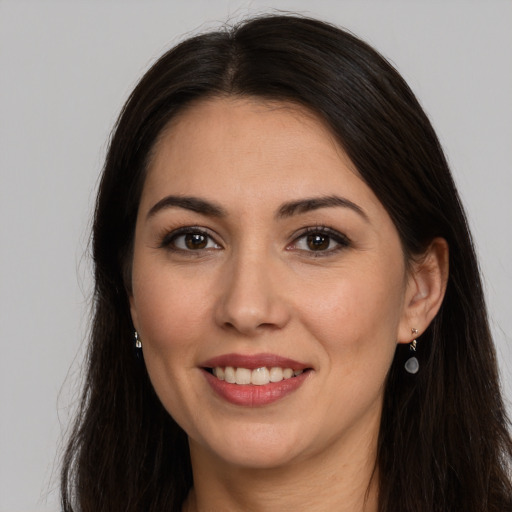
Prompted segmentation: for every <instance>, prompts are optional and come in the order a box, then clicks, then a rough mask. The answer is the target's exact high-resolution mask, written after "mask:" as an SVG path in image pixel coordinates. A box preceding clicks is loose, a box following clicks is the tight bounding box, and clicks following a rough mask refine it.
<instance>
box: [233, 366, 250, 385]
mask: <svg viewBox="0 0 512 512" xmlns="http://www.w3.org/2000/svg"><path fill="white" fill-rule="evenodd" d="M251 373H252V372H251V370H248V369H247V368H237V369H236V371H235V379H236V383H237V384H250V383H251Z"/></svg>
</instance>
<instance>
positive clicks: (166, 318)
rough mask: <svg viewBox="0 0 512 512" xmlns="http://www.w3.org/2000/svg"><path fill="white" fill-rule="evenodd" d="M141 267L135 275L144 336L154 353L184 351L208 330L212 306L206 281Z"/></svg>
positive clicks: (149, 267)
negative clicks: (209, 313) (207, 322)
mask: <svg viewBox="0 0 512 512" xmlns="http://www.w3.org/2000/svg"><path fill="white" fill-rule="evenodd" d="M141 263H142V264H141V265H139V267H138V268H139V271H138V272H137V271H136V272H134V283H133V302H134V309H135V310H136V316H137V325H138V327H139V330H140V331H141V336H143V340H144V341H145V342H146V344H147V345H150V346H151V348H152V349H153V350H154V351H160V352H173V351H176V350H180V349H183V348H185V347H187V346H189V345H190V344H192V342H193V341H194V340H196V341H197V339H198V336H199V337H200V336H201V333H202V332H203V331H204V332H206V331H207V326H206V325H205V320H206V319H207V318H209V317H210V316H209V315H208V311H209V309H210V307H211V305H210V303H209V301H208V300H207V297H208V295H209V291H208V287H207V286H206V283H205V282H204V280H202V279H197V280H190V279H187V278H180V273H179V272H170V271H169V270H166V269H165V268H163V269H162V268H157V269H155V268H154V267H153V268H152V267H151V266H150V265H144V264H143V262H141Z"/></svg>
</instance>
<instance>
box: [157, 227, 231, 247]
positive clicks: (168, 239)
mask: <svg viewBox="0 0 512 512" xmlns="http://www.w3.org/2000/svg"><path fill="white" fill-rule="evenodd" d="M187 234H201V235H204V236H206V237H208V238H209V239H210V240H211V241H213V243H214V244H215V245H217V246H218V248H222V246H221V244H220V243H219V242H218V241H217V237H216V236H214V235H213V234H212V232H211V231H210V230H209V229H206V228H204V227H201V226H182V227H179V228H176V229H173V230H171V231H169V230H165V231H164V233H163V234H162V235H161V236H160V237H159V240H160V243H159V244H158V246H159V247H160V248H162V249H168V250H172V251H176V252H190V253H193V252H201V251H205V250H211V248H208V249H206V248H205V249H197V251H194V250H192V249H190V250H187V249H180V248H178V247H175V246H173V243H172V242H173V240H175V239H176V238H178V237H179V236H183V235H187Z"/></svg>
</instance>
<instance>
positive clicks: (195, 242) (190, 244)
mask: <svg viewBox="0 0 512 512" xmlns="http://www.w3.org/2000/svg"><path fill="white" fill-rule="evenodd" d="M184 238H185V240H184V242H185V245H186V247H187V249H191V250H196V249H204V248H206V246H207V245H208V237H207V236H206V235H203V234H202V233H188V234H186V235H185V236H184Z"/></svg>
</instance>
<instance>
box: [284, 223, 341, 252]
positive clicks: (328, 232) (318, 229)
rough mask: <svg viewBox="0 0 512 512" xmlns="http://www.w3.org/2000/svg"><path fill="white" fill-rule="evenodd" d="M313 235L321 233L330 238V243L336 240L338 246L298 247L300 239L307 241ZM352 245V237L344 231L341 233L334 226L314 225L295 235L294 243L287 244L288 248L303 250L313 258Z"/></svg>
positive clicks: (322, 235)
mask: <svg viewBox="0 0 512 512" xmlns="http://www.w3.org/2000/svg"><path fill="white" fill-rule="evenodd" d="M311 235H320V236H321V237H326V238H328V239H329V242H328V244H329V245H330V244H331V242H334V243H335V244H336V246H335V247H333V248H327V249H326V250H318V251H315V250H308V249H300V248H297V247H296V246H297V244H298V242H299V241H302V240H305V241H306V243H307V237H308V236H311ZM350 246H351V241H350V239H349V238H348V237H347V236H346V235H344V234H343V233H340V232H339V231H336V230H334V229H332V228H328V227H327V226H312V227H309V228H306V229H304V230H303V231H302V232H301V233H300V234H299V235H298V236H297V237H295V239H294V240H293V241H292V243H291V244H290V245H288V246H287V249H288V250H295V251H301V252H304V253H306V254H308V255H310V256H311V257H313V258H318V257H323V256H330V255H332V254H335V253H337V252H339V251H341V250H343V249H346V248H347V247H350Z"/></svg>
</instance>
